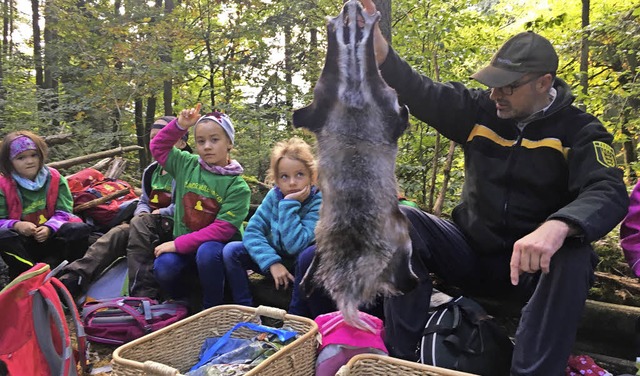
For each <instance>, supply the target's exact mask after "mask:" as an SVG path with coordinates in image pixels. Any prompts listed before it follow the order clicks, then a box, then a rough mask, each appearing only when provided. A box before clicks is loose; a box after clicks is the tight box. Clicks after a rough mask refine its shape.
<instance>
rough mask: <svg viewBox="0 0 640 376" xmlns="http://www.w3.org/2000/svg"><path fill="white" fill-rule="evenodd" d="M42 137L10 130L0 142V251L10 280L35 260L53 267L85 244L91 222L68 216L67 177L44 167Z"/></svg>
mask: <svg viewBox="0 0 640 376" xmlns="http://www.w3.org/2000/svg"><path fill="white" fill-rule="evenodd" d="M47 152H48V148H47V145H46V144H45V142H44V140H43V139H42V138H41V137H39V136H37V135H35V134H33V133H31V132H28V131H18V132H12V133H9V134H8V135H6V136H5V138H4V140H3V142H2V145H1V146H0V174H1V175H0V250H1V251H0V254H1V255H2V258H3V260H4V262H5V263H6V264H7V265H8V266H9V275H10V277H11V278H15V277H17V276H18V275H19V274H20V273H22V272H24V271H26V270H28V269H29V268H30V267H31V266H33V265H34V264H35V263H36V262H45V263H48V264H49V265H51V267H52V268H53V267H56V266H58V264H59V263H60V262H62V261H63V260H68V261H73V260H75V259H77V258H79V257H81V256H82V254H83V253H84V251H85V250H86V247H87V238H88V236H89V234H90V233H91V230H92V229H91V226H89V225H88V224H86V223H84V222H82V220H81V219H80V218H79V217H77V216H75V215H73V214H72V211H73V198H72V196H71V191H69V186H68V184H67V180H66V179H65V178H64V176H61V175H60V173H59V172H58V171H57V170H56V169H54V168H51V167H48V166H46V165H45V164H44V163H45V160H46V158H47Z"/></svg>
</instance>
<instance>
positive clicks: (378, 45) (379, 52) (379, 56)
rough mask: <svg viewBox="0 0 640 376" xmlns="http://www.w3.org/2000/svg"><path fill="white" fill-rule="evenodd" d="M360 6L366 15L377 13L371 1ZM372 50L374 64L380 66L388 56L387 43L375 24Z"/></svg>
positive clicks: (363, 2) (378, 26) (363, 1)
mask: <svg viewBox="0 0 640 376" xmlns="http://www.w3.org/2000/svg"><path fill="white" fill-rule="evenodd" d="M362 6H363V7H364V11H365V12H367V13H368V14H375V13H376V12H377V11H378V10H377V9H376V4H374V3H373V0H362ZM373 50H374V52H375V55H376V63H377V64H378V66H380V64H382V63H383V62H384V61H385V59H386V58H387V55H388V54H389V43H387V41H386V40H385V39H384V37H383V36H382V31H381V30H380V25H379V24H378V23H376V26H375V27H374V29H373Z"/></svg>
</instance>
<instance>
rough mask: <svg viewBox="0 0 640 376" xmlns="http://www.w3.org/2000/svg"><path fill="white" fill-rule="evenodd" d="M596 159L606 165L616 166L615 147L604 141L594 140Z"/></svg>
mask: <svg viewBox="0 0 640 376" xmlns="http://www.w3.org/2000/svg"><path fill="white" fill-rule="evenodd" d="M593 147H594V148H595V152H596V159H597V160H598V162H600V164H601V165H603V166H605V167H616V155H615V152H614V151H613V148H612V147H611V146H609V145H608V144H606V143H604V142H602V141H593Z"/></svg>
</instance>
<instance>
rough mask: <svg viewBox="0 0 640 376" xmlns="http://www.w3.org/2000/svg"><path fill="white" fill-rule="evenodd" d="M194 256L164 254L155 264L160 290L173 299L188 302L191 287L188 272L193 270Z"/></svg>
mask: <svg viewBox="0 0 640 376" xmlns="http://www.w3.org/2000/svg"><path fill="white" fill-rule="evenodd" d="M194 262H195V261H194V255H193V254H189V255H182V254H180V253H175V252H168V253H163V254H161V255H160V256H158V258H156V260H155V262H154V263H153V272H154V275H155V278H156V280H157V281H158V284H159V285H160V289H161V290H162V291H163V292H166V293H167V294H169V297H171V299H175V300H188V299H189V285H188V283H186V276H187V275H189V273H188V271H189V270H191V269H193V265H194Z"/></svg>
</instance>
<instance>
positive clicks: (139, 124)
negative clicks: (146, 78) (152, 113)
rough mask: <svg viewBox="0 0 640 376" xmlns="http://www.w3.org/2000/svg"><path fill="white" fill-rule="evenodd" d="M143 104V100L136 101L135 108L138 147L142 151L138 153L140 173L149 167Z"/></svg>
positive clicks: (134, 117) (134, 116)
mask: <svg viewBox="0 0 640 376" xmlns="http://www.w3.org/2000/svg"><path fill="white" fill-rule="evenodd" d="M142 107H143V102H142V99H136V100H135V103H134V108H133V119H134V120H133V122H134V124H135V126H136V136H137V137H136V140H137V142H138V146H140V147H141V148H142V149H140V150H139V151H138V159H139V160H140V171H142V170H143V169H144V168H145V167H146V166H147V165H148V163H147V154H146V152H145V145H144V119H143V115H142V113H143V109H142Z"/></svg>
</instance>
